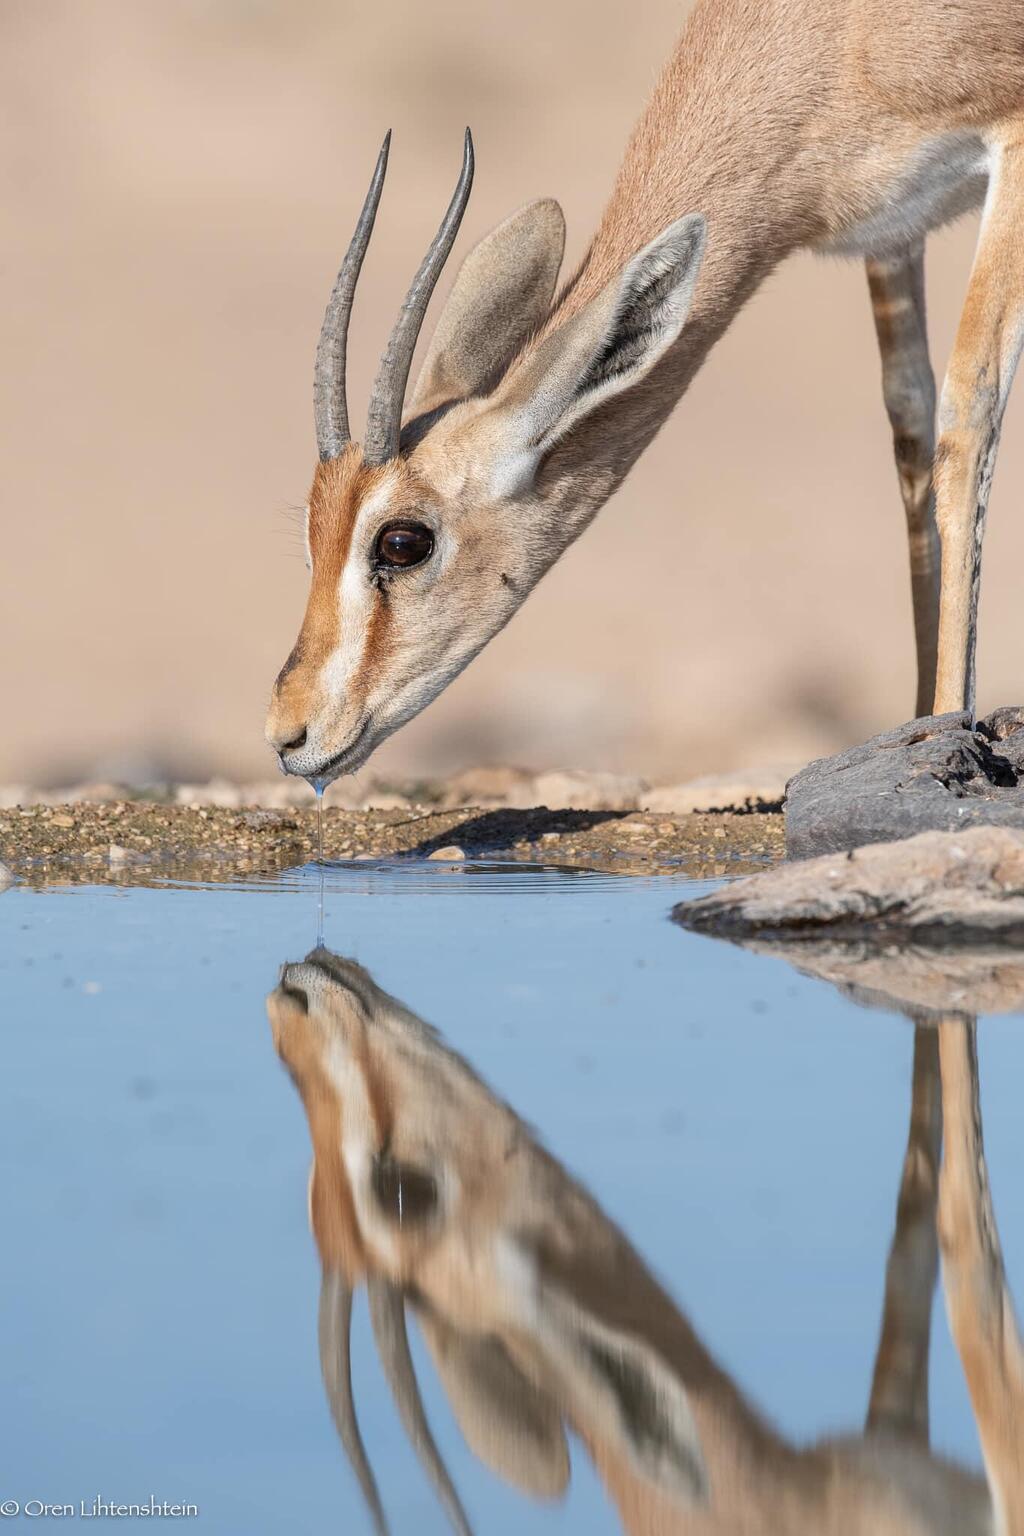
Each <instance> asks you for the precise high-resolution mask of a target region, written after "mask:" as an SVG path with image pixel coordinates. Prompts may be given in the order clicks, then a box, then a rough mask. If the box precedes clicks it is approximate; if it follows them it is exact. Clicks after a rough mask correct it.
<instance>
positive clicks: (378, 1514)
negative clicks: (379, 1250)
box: [318, 1269, 388, 1536]
mask: <svg viewBox="0 0 1024 1536" xmlns="http://www.w3.org/2000/svg"><path fill="white" fill-rule="evenodd" d="M351 1328H352V1287H351V1286H350V1285H349V1283H348V1281H347V1280H346V1279H345V1276H344V1275H342V1274H339V1273H338V1271H337V1270H326V1269H325V1270H324V1273H323V1279H322V1280H321V1282H320V1316H319V1328H318V1333H319V1342H320V1374H321V1375H322V1376H323V1381H324V1391H325V1392H326V1394H327V1402H328V1405H329V1406H330V1410H331V1418H332V1419H333V1420H334V1427H335V1429H336V1430H337V1431H338V1439H339V1440H340V1441H341V1443H342V1446H343V1448H344V1451H345V1455H346V1457H347V1458H348V1463H349V1466H350V1467H351V1468H352V1470H353V1472H354V1473H355V1475H356V1478H357V1480H358V1482H359V1486H360V1488H361V1489H362V1492H363V1498H364V1500H365V1501H366V1507H367V1509H368V1510H369V1511H370V1518H371V1519H372V1521H373V1528H374V1530H375V1531H376V1533H377V1536H388V1523H387V1520H386V1519H385V1518H384V1507H383V1505H382V1504H381V1501H380V1493H379V1492H378V1489H377V1483H376V1480H375V1478H374V1475H373V1472H372V1470H371V1468H370V1462H369V1459H368V1457H367V1455H366V1447H365V1446H364V1445H363V1437H362V1435H361V1434H360V1433H359V1421H358V1419H357V1418H356V1405H355V1399H354V1398H353V1396H352V1355H351V1346H350V1334H351Z"/></svg>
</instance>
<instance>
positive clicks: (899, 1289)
mask: <svg viewBox="0 0 1024 1536" xmlns="http://www.w3.org/2000/svg"><path fill="white" fill-rule="evenodd" d="M941 1144H942V1096H941V1089H940V1083H939V1045H938V1039H937V1036H936V1033H935V1030H934V1029H930V1028H928V1027H927V1026H925V1025H919V1026H918V1027H917V1029H915V1031H914V1076H913V1089H912V1098H911V1107H910V1135H909V1137H908V1139H907V1153H906V1157H905V1158H904V1160H903V1177H902V1179H901V1181H900V1192H899V1198H898V1200H897V1203H896V1229H895V1232H894V1233H893V1239H892V1247H891V1248H890V1250H889V1262H888V1265H887V1266H886V1272H885V1305H884V1308H883V1311H882V1330H881V1336H880V1338H879V1341H878V1351H877V1354H876V1355H875V1371H874V1376H873V1377H872V1381H871V1400H870V1403H869V1405H868V1416H867V1427H868V1429H869V1430H884V1431H886V1432H887V1433H889V1434H893V1435H899V1436H901V1437H902V1438H905V1439H910V1440H917V1441H919V1442H920V1443H921V1444H922V1445H927V1444H928V1345H929V1340H930V1336H931V1319H932V1296H933V1295H934V1292H935V1277H936V1275H937V1274H938V1268H939V1249H938V1236H937V1232H936V1226H935V1208H936V1200H937V1197H938V1183H939V1151H940V1147H941Z"/></svg>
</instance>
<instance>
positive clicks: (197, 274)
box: [0, 0, 1024, 782]
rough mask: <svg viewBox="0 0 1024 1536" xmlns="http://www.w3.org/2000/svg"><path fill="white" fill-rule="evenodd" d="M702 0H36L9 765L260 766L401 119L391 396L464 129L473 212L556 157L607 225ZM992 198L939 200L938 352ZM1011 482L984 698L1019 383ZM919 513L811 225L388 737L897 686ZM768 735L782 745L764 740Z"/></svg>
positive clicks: (699, 729)
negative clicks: (473, 161)
mask: <svg viewBox="0 0 1024 1536" xmlns="http://www.w3.org/2000/svg"><path fill="white" fill-rule="evenodd" d="M684 11H685V6H680V5H679V4H678V3H677V0H644V3H643V4H642V5H636V4H627V3H625V0H555V3H552V0H516V3H515V4H514V5H513V4H511V3H509V4H497V3H493V0H492V3H486V4H480V3H479V0H476V3H469V0H389V3H388V4H386V5H367V4H364V3H360V4H358V5H355V4H343V3H340V0H6V3H5V4H4V5H3V7H2V8H0V91H2V100H3V103H4V110H3V118H4V131H3V134H2V137H0V156H2V172H0V174H2V194H3V195H2V198H0V250H2V252H3V281H2V301H0V302H2V305H3V316H4V319H3V338H2V339H3V368H2V380H0V391H2V399H0V434H2V439H3V442H2V451H3V473H4V501H3V512H2V517H3V540H2V546H0V547H2V564H0V657H2V668H3V672H2V688H3V711H2V721H3V726H2V732H0V780H8V781H10V780H15V781H26V780H37V781H40V780H41V781H44V782H47V781H48V782H59V781H64V782H66V781H68V780H69V779H75V778H80V777H83V776H89V775H107V776H109V775H115V776H117V775H120V776H123V777H129V778H132V777H135V778H139V777H152V776H164V775H171V774H177V775H187V776H191V777H194V776H197V775H201V774H207V773H212V772H224V773H228V774H230V775H242V776H252V775H259V774H261V773H267V772H269V771H270V770H271V764H270V762H269V759H268V754H267V752H266V749H265V748H264V746H263V744H262V724H263V710H264V705H265V701H266V696H267V692H268V689H269V685H270V681H271V679H272V677H273V675H274V673H275V672H276V670H277V668H278V666H279V665H280V663H281V662H282V660H283V659H284V656H285V655H286V653H287V651H288V649H289V647H290V645H291V642H292V640H293V638H294V634H295V632H296V630H297V627H298V623H299V619H300V615H301V609H302V603H303V594H304V589H305V580H306V575H305V570H304V567H303V562H302V558H301V553H300V546H299V539H298V535H297V532H296V522H295V514H294V510H293V509H295V508H297V507H298V506H299V505H301V503H302V501H303V498H304V495H305V490H306V486H307V483H308V479H309V476H310V473H311V470H312V464H313V454H314V449H313V434H312V416H311V398H310V397H311V390H310V374H311V368H312V359H313V347H314V343H315V339H316V335H317V331H318V328H319V324H320V317H321V313H322V309H323V304H324V302H325V299H326V295H327V292H328V289H329V287H330V284H331V282H332V280H333V275H334V271H335V269H336V267H337V264H338V262H339V260H340V257H341V254H342V252H343V250H344V246H345V244H346V242H347V240H348V236H349V233H350V228H351V224H352V221H353V219H354V217H355V213H356V211H357V208H358V204H359V201H360V200H361V198H362V195H363V191H364V187H365V183H366V179H367V177H368V174H369V170H370V168H371V166H372V164H373V159H374V156H375V154H376V151H377V147H378V145H379V142H380V138H381V135H382V133H383V130H384V129H385V128H386V127H388V126H389V125H390V126H392V127H393V128H394V130H395V139H394V145H393V152H392V162H391V172H390V177H389V184H388V189H387V192H386V194H385V200H384V205H383V208H382V211H381V215H380V218H379V221H378V228H377V235H376V237H375V241H374V244H373V247H372V252H371V256H370V259H369V261H368V263H367V267H366V268H365V270H364V275H363V279H362V284H361V291H360V296H359V302H358V305H357V309H356V314H355V319H354V325H353V334H352V337H351V341H350V369H351V375H350V377H351V385H350V398H351V399H352V400H353V401H354V402H356V405H355V409H356V412H357V413H358V415H359V416H360V417H361V412H362V402H363V401H364V400H365V395H366V390H367V388H368V386H369V382H370V380H371V378H372V375H373V371H374V369H375V366H376V361H377V357H378V354H379V351H380V349H381V347H382V345H383V342H384V339H385V336H386V331H387V328H388V327H389V325H390V323H391V319H392V316H393V313H394V310H395V307H396V306H397V304H398V302H399V299H400V297H401V294H402V291H403V290H404V287H405V284H406V282H407V281H408V278H409V276H410V275H411V273H412V271H413V269H414V267H415V265H416V263H417V262H418V260H419V257H420V255H421V253H422V250H423V248H424V246H425V244H426V241H427V240H428V239H429V237H430V234H431V232H432V228H433V226H434V224H435V222H436V220H437V218H438V216H439V214H440V212H441V210H442V208H443V207H444V204H445V202H446V200H447V197H448V195H449V193H450V189H451V185H452V183H453V179H454V176H455V174H456V171H457V167H458V160H459V151H460V138H461V132H462V128H463V125H464V124H465V123H466V122H469V123H470V124H471V125H472V127H473V130H474V134H475V137H476V144H477V165H478V170H477V182H476V188H475V191H474V194H473V200H472V203H471V205H470V211H469V214H468V216H467V219H466V224H465V228H464V233H463V236H462V238H461V240H460V245H459V247H458V250H459V252H462V251H465V250H466V249H467V248H468V246H469V244H470V243H471V242H472V241H474V240H475V239H476V238H477V237H479V235H481V234H482V233H483V232H484V231H485V230H487V229H488V228H489V227H490V226H491V225H493V224H494V223H496V222H497V221H498V220H499V219H500V218H502V217H503V216H504V215H505V214H506V213H508V212H509V211H510V210H511V209H513V208H515V207H516V206H517V205H519V204H520V203H522V202H524V201H526V200H527V199H529V198H531V197H534V196H538V195H541V194H554V195H556V196H558V197H559V198H560V199H561V201H562V203H563V205H564V207H565V210H566V213H567V216H568V221H569V230H570V246H569V252H568V260H569V261H570V262H572V261H574V260H575V259H576V258H577V257H578V256H579V255H580V254H581V253H582V251H583V249H584V247H585V245H586V243H587V239H588V237H589V234H590V232H591V230H592V228H593V226H594V224H595V222H596V219H597V216H598V213H599V211H600V208H601V205H602V202H603V200H604V197H605V195H606V192H607V189H608V188H609V186H610V184H611V179H612V176H613V173H614V171H615V168H616V164H617V161H618V158H619V155H620V152H621V149H622V145H623V143H624V140H625V137H626V134H627V132H628V130H629V128H630V126H631V123H632V121H633V120H634V118H635V117H636V115H637V113H638V111H639V109H640V106H641V104H642V102H643V99H644V97H645V95H646V93H647V91H648V89H649V87H650V85H651V83H652V80H653V77H654V74H655V72H656V71H657V70H658V68H659V67H660V65H661V63H662V61H663V59H664V58H665V57H666V55H667V53H668V51H669V49H670V46H671V44H672V41H673V38H674V36H675V34H676V32H677V30H678V27H679V25H680V23H681V20H682V16H683V14H684ZM972 241H973V228H971V227H968V226H962V227H960V228H958V229H957V230H954V231H952V232H951V233H948V234H945V235H943V236H941V237H940V238H939V239H938V240H936V241H934V242H933V247H934V249H933V255H932V259H931V264H930V274H929V285H930V300H931V305H932V316H933V337H934V346H935V353H936V356H937V358H938V359H939V361H940V362H941V360H942V359H943V358H944V356H945V353H946V349H947V348H948V345H949V341H950V337H951V334H952V329H953V326H954V324H955V320H956V315H957V313H958V308H959V303H960V299H961V297H962V294H963V289H964V283H965V280H966V274H967V270H968V267H969V263H970V253H971V249H972ZM1022 395H1024V389H1019V390H1018V397H1017V400H1016V402H1015V404H1014V405H1013V406H1011V410H1010V414H1009V419H1008V422H1007V428H1006V432H1005V437H1004V446H1003V452H1002V457H1001V460H1000V465H999V470H998V474H997V478H996V484H995V489H994V493H993V497H992V507H991V516H990V532H989V540H988V546H987V554H986V573H985V583H984V604H983V618H982V632H981V657H980V675H981V697H980V704H981V706H982V707H983V708H984V707H987V706H990V705H995V704H1002V703H1010V702H1019V701H1020V699H1021V698H1022V697H1024V686H1022V685H1024V676H1022V649H1024V646H1022V637H1021V629H1020V618H1019V601H1018V592H1019V585H1020V572H1021V570H1022V568H1024V517H1022V516H1021V515H1020V503H1021V500H1022V490H1024V430H1022V427H1024V414H1022V411H1024V404H1022V399H1021V396H1022ZM906 589H907V578H906V574H905V549H904V537H903V529H902V513H901V509H900V506H899V501H898V496H897V491H896V485H895V477H894V471H893V468H892V463H891V457H890V450H889V443H888V429H887V425H886V422H885V418H884V414H883V410H882V405H881V399H880V390H879V383H878V363H877V358H876V353H875V345H874V335H873V331H872V326H871V320H870V315H869V310H868V304H867V298H866V292H865V284H864V278H863V272H862V270H861V269H860V267H859V266H858V265H856V264H849V263H847V264H839V263H833V262H830V263H825V262H820V261H817V262H816V261H814V260H812V259H811V258H801V259H798V260H796V261H794V262H793V263H791V264H790V265H789V266H787V267H786V268H784V269H783V270H782V271H781V272H780V273H779V274H778V275H777V276H776V278H775V279H774V280H773V281H772V282H771V283H770V284H769V285H768V286H767V287H766V288H765V289H764V290H763V291H762V292H761V293H760V294H759V295H758V297H757V299H756V300H755V302H754V303H753V305H752V306H751V307H750V308H749V309H748V310H747V311H746V312H745V313H744V314H743V315H741V317H740V319H739V321H738V322H737V324H736V326H735V327H734V329H733V331H732V332H731V333H730V334H729V335H728V336H727V337H726V339H725V341H724V342H723V343H722V344H721V345H720V347H719V348H718V350H717V351H716V352H715V353H714V355H713V357H712V358H711V360H710V361H709V363H708V364H707V366H706V368H705V370H704V372H703V373H702V375H701V376H700V378H699V379H698V381H697V383H696V385H695V387H694V388H693V389H692V391H691V392H690V394H689V396H688V397H687V399H686V400H685V401H684V402H683V404H682V405H681V407H680V409H679V410H678V411H677V413H676V415H675V417H674V418H673V419H672V421H671V422H670V424H669V426H668V427H667V428H666V429H665V431H664V432H663V433H662V435H661V437H660V438H659V439H658V441H657V442H656V443H655V445H654V446H653V448H652V449H651V450H650V451H649V452H648V454H647V455H646V457H645V459H644V460H643V461H642V462H641V464H640V466H639V467H638V469H637V470H636V471H635V472H634V474H633V476H632V478H631V479H630V481H629V482H628V483H627V485H626V487H625V488H624V489H623V490H622V491H621V492H620V493H619V495H618V496H617V497H616V498H615V500H614V501H613V502H612V503H611V504H610V505H609V506H608V508H607V509H606V511H605V512H604V513H603V514H602V517H601V518H600V519H599V521H598V523H597V524H596V525H595V526H594V527H593V528H592V529H591V530H590V531H589V532H588V533H587V534H586V535H585V536H584V538H583V540H582V542H581V543H580V544H578V545H577V546H576V548H575V549H573V550H571V551H570V552H569V554H568V555H567V556H566V558H565V559H564V560H563V562H562V563H561V565H560V566H559V567H558V568H556V570H555V571H554V572H553V573H552V575H551V576H550V577H548V578H547V580H546V581H545V583H543V584H542V586H541V588H540V589H539V590H538V591H537V592H536V593H535V594H534V596H533V597H532V598H531V599H530V600H529V602H528V603H527V605H526V607H525V608H524V610H523V612H522V613H521V614H520V615H519V617H518V618H517V619H516V620H515V622H514V623H513V624H512V626H511V627H510V628H509V629H508V630H507V631H506V632H505V633H504V634H503V635H502V636H501V637H499V639H498V640H497V641H496V642H495V643H494V644H492V646H491V647H490V648H489V650H488V651H487V652H485V653H484V655H483V656H482V657H481V658H480V659H479V660H477V661H476V662H475V663H474V664H473V665H472V667H471V668H470V669H469V671H468V672H467V673H466V674H465V675H464V676H463V677H462V678H461V679H460V680H459V681H458V682H457V683H456V684H455V685H454V686H453V687H452V688H451V689H449V691H448V693H447V694H446V695H444V696H443V697H442V699H441V700H439V701H438V702H437V703H436V704H435V705H434V706H433V707H432V708H431V709H430V710H429V711H428V712H427V713H426V714H425V715H423V716H421V717H420V718H419V720H417V721H415V722H414V723H413V724H412V725H410V726H408V727H406V729H405V730H404V731H402V732H401V733H400V734H399V735H398V736H396V737H395V738H393V739H392V741H391V742H390V743H388V744H387V746H386V747H385V748H384V749H382V751H381V752H380V753H379V754H378V756H377V758H376V759H375V760H374V764H373V768H374V769H376V770H379V771H388V772H394V773H399V774H407V773H411V772H420V771H431V772H432V771H437V770H447V769H449V768H451V767H455V766H461V765H466V764H471V763H478V762H486V761H496V760H510V761H514V762H518V763H523V764H528V765H530V766H534V767H545V766H556V765H571V766H576V767H600V768H611V769H616V770H621V771H635V772H642V773H646V774H648V775H651V776H655V777H662V778H678V777H681V776H683V775H685V774H689V773H692V772H700V771H706V770H710V769H714V768H723V769H724V768H732V767H735V766H737V765H739V764H742V763H743V762H745V761H749V760H753V759H757V760H758V761H761V762H764V761H768V760H771V759H787V758H803V757H806V756H807V755H809V754H811V753H814V752H817V751H819V750H822V749H828V748H831V747H833V746H836V745H839V744H842V743H845V742H849V741H852V740H854V739H856V738H859V737H862V736H863V735H865V734H866V733H868V732H870V731H872V730H874V729H876V728H879V727H882V726H884V725H886V724H889V723H893V722H895V721H897V720H899V719H903V718H905V717H906V716H907V715H908V714H909V713H910V712H911V707H912V698H913V686H912V667H911V645H910V618H909V600H908V594H907V590H906ZM751 743H754V745H751Z"/></svg>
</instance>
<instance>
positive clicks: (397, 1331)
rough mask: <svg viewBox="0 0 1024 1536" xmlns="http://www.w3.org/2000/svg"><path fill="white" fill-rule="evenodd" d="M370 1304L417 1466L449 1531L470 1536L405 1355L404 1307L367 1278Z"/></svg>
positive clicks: (397, 1294) (396, 1295)
mask: <svg viewBox="0 0 1024 1536" xmlns="http://www.w3.org/2000/svg"><path fill="white" fill-rule="evenodd" d="M366 1291H367V1295H368V1297H369V1301H370V1321H371V1323H372V1324H373V1336H374V1338H375V1339H376V1341H377V1351H378V1353H379V1355H380V1363H381V1365H382V1366H383V1367H384V1374H385V1376H386V1377H387V1379H388V1385H389V1387H390V1388H391V1393H392V1396H393V1397H394V1399H395V1406H396V1407H397V1409H398V1412H399V1415H400V1417H401V1420H402V1424H403V1425H404V1427H405V1432H406V1434H407V1435H408V1436H409V1439H410V1441H411V1442H412V1447H413V1449H414V1451H415V1452H416V1455H417V1456H418V1457H419V1461H420V1465H421V1466H422V1467H423V1470H424V1471H425V1472H426V1474H427V1476H428V1477H429V1479H430V1482H431V1484H432V1485H433V1488H434V1492H435V1493H436V1494H437V1497H438V1499H439V1500H440V1502H441V1504H442V1506H443V1508H444V1511H445V1513H446V1515H447V1516H448V1519H449V1520H450V1521H451V1523H452V1528H453V1529H454V1530H455V1531H457V1532H458V1536H472V1531H471V1529H470V1525H469V1521H468V1520H467V1519H466V1514H465V1511H464V1510H463V1508H462V1505H461V1503H460V1502H459V1496H458V1494H457V1493H456V1491H455V1485H454V1483H453V1482H452V1480H451V1478H450V1477H449V1476H448V1470H447V1468H446V1467H445V1464H444V1462H443V1461H442V1460H441V1453H440V1451H439V1450H438V1448H437V1444H436V1442H435V1440H434V1437H433V1435H432V1434H431V1433H430V1425H429V1424H428V1423H427V1415H426V1413H425V1411H424V1408H423V1399H422V1398H421V1397H420V1389H419V1386H418V1384H417V1381H416V1372H415V1371H414V1369H413V1364H412V1355H411V1354H410V1353H409V1336H408V1334H407V1333H406V1331H405V1305H404V1302H403V1300H402V1293H401V1291H400V1290H399V1289H398V1287H397V1286H394V1285H392V1284H391V1282H390V1281H388V1280H382V1279H379V1278H377V1277H375V1276H371V1277H370V1278H369V1279H368V1280H367V1282H366Z"/></svg>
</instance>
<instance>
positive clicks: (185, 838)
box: [0, 800, 784, 887]
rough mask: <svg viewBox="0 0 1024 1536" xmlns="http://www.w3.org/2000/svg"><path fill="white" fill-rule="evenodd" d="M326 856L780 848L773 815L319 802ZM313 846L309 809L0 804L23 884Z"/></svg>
mask: <svg viewBox="0 0 1024 1536" xmlns="http://www.w3.org/2000/svg"><path fill="white" fill-rule="evenodd" d="M323 834H324V846H323V853H324V858H325V859H328V860H332V861H335V860H341V861H345V860H352V861H369V860H382V859H404V858H419V859H428V858H432V859H435V860H438V861H440V862H448V863H460V862H463V861H464V860H471V861H477V862H480V861H491V862H500V861H506V860H511V861H515V862H520V863H532V864H536V863H542V864H547V865H561V866H565V867H570V868H580V869H598V870H606V871H609V872H615V873H620V874H629V875H650V874H684V875H688V876H690V877H692V878H700V879H708V878H714V877H716V876H722V875H733V874H750V873H753V872H754V871H755V870H758V869H763V868H765V867H767V866H769V865H772V864H775V863H777V862H778V861H779V860H780V859H781V858H782V857H783V853H784V834H783V826H782V817H781V815H779V814H778V813H767V814H765V813H760V812H748V811H737V812H731V811H724V812H718V813H693V812H691V813H684V814H669V813H667V812H658V811H638V810H628V809H610V808H603V809H602V808H593V809H582V808H567V809H562V810H549V809H548V808H547V807H545V806H537V807H532V808H526V809H522V808H518V807H512V806H508V805H505V806H496V807H488V806H459V807H437V806H430V805H427V804H423V803H420V804H416V803H410V802H407V803H403V804H402V805H399V806H394V807H381V808H378V809H366V810H350V809H346V808H344V807H339V806H331V805H327V806H325V808H324V816H323ZM315 857H316V811H315V809H313V808H312V807H310V808H308V809H299V808H297V807H289V808H286V809H280V810H273V809H267V808H260V807H249V808H242V807H226V806H212V805H198V804H194V805H180V804H173V803H170V802H162V801H146V800H100V801H83V800H78V801H72V802H69V803H65V804H45V805H40V804H37V805H23V806H17V805H15V806H9V807H7V808H5V809H2V810H0V863H2V864H5V865H7V866H8V868H9V869H10V870H11V871H12V872H13V873H14V874H15V875H16V876H17V877H18V879H19V880H21V881H24V882H26V883H27V884H29V885H31V886H37V887H42V886H47V885H67V884H118V885H122V884H131V885H139V884H156V883H161V882H163V881H167V880H172V881H174V880H181V881H186V880H187V881H191V880H201V881H210V882H224V881H230V880H237V879H246V878H258V877H260V876H261V875H272V874H276V873H279V872H280V871H282V870H285V869H290V868H294V867H296V866H299V865H302V864H305V863H308V862H309V860H310V859H312V858H315Z"/></svg>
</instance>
